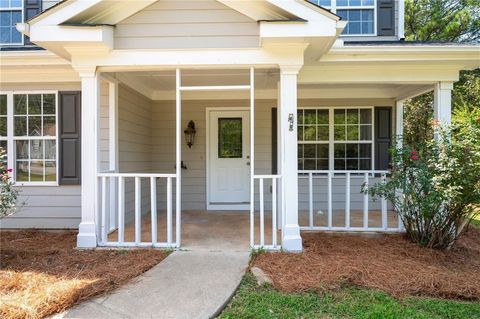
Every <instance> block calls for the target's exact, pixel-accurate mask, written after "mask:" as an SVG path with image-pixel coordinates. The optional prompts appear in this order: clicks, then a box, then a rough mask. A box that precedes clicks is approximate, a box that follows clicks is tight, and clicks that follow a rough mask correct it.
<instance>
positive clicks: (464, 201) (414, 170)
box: [363, 106, 480, 249]
mask: <svg viewBox="0 0 480 319" xmlns="http://www.w3.org/2000/svg"><path fill="white" fill-rule="evenodd" d="M431 126H434V125H431ZM433 130H435V131H436V134H438V138H436V137H432V138H430V140H429V141H427V142H423V143H419V144H417V145H416V147H415V148H413V147H412V146H411V145H408V144H406V143H405V144H404V147H403V148H401V149H397V148H393V149H392V158H393V160H392V164H393V169H392V173H391V176H390V179H389V180H388V181H387V182H386V183H380V184H376V185H374V186H371V187H366V186H365V187H364V189H363V191H364V192H366V193H369V194H370V195H371V196H372V197H373V198H380V197H385V198H387V199H388V200H389V201H391V202H392V204H393V205H394V208H395V211H397V212H398V214H399V215H400V217H401V219H402V221H403V224H404V226H405V230H406V232H407V235H408V237H409V238H410V239H411V240H412V241H414V242H416V243H418V244H420V245H421V246H424V247H429V248H438V249H447V248H450V247H451V246H452V245H453V244H454V243H455V241H456V240H457V239H458V237H459V236H460V235H461V233H462V231H463V229H464V227H465V226H466V225H467V224H468V223H469V222H471V221H472V220H473V219H474V217H476V214H478V211H476V207H477V205H480V143H479V141H480V109H478V108H477V109H470V108H468V106H464V107H463V108H459V109H458V110H457V111H456V112H455V114H454V123H453V124H452V125H451V126H450V127H440V126H438V125H437V126H435V127H434V128H432V131H433ZM399 193H400V194H401V196H398V194H399Z"/></svg>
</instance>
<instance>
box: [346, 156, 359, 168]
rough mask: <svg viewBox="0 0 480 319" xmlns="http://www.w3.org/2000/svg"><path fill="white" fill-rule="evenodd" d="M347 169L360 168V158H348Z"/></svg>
mask: <svg viewBox="0 0 480 319" xmlns="http://www.w3.org/2000/svg"><path fill="white" fill-rule="evenodd" d="M347 170H358V159H356V158H355V159H347Z"/></svg>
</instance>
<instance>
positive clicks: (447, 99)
mask: <svg viewBox="0 0 480 319" xmlns="http://www.w3.org/2000/svg"><path fill="white" fill-rule="evenodd" d="M452 90H453V82H438V83H436V84H435V88H434V118H435V119H436V120H439V121H440V123H441V124H442V125H449V124H450V123H451V122H452Z"/></svg>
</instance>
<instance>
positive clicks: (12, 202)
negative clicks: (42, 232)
mask: <svg viewBox="0 0 480 319" xmlns="http://www.w3.org/2000/svg"><path fill="white" fill-rule="evenodd" d="M5 159H6V154H5V151H4V150H3V149H2V148H0V199H1V201H0V218H2V217H5V216H9V215H11V214H13V213H14V212H15V209H16V204H17V196H18V190H16V189H14V188H13V184H14V183H13V181H12V179H11V178H10V176H9V173H11V169H8V168H7V167H6V165H5Z"/></svg>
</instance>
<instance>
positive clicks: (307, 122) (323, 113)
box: [298, 107, 374, 171]
mask: <svg viewBox="0 0 480 319" xmlns="http://www.w3.org/2000/svg"><path fill="white" fill-rule="evenodd" d="M373 134H374V125H373V108H372V107H332V108H305V109H299V110H298V169H299V170H322V171H323V170H337V171H344V170H348V171H357V170H371V169H372V168H373V167H374V165H373V164H374V163H373V161H374V156H373V152H374V137H373Z"/></svg>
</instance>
